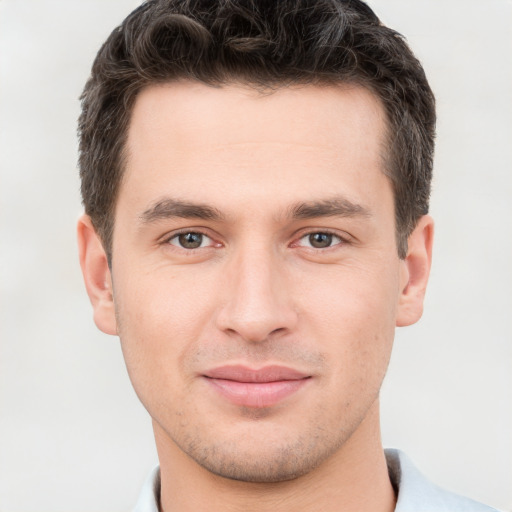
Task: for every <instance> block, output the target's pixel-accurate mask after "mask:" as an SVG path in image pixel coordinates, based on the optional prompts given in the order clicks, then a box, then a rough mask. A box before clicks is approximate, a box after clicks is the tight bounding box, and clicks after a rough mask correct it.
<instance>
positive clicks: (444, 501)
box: [133, 450, 497, 512]
mask: <svg viewBox="0 0 512 512" xmlns="http://www.w3.org/2000/svg"><path fill="white" fill-rule="evenodd" d="M385 452H386V460H387V463H388V469H389V477H390V479H391V482H392V483H393V486H394V487H395V489H397V491H398V498H397V502H396V508H395V512H497V510H496V509H494V508H491V507H488V506H486V505H482V504H481V503H477V502H476V501H473V500H470V499H469V498H464V497H462V496H458V495H456V494H453V493H451V492H448V491H445V490H444V489H441V488H440V487H438V486H437V485H434V484H433V483H431V482H430V481H429V480H427V479H426V478H425V477H424V476H423V475H422V474H421V473H420V472H419V471H418V470H417V469H416V467H415V466H414V464H413V463H412V462H411V460H410V459H409V458H408V457H407V456H406V455H405V453H403V452H401V451H399V450H385ZM159 496H160V471H159V468H158V467H156V468H155V469H154V470H153V471H152V472H151V474H150V475H149V477H148V479H147V480H146V483H145V484H144V487H143V489H142V492H141V494H140V496H139V501H138V502H137V506H136V507H135V509H134V511H133V512H159V509H158V502H159Z"/></svg>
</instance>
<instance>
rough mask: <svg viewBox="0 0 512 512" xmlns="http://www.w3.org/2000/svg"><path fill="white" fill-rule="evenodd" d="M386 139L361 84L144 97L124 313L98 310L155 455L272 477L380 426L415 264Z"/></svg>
mask: <svg viewBox="0 0 512 512" xmlns="http://www.w3.org/2000/svg"><path fill="white" fill-rule="evenodd" d="M385 130H386V124H385V119H384V114H383V109H382V107H381V105H380V103H379V102H378V100H377V99H375V97H374V96H373V95H372V94H371V93H369V92H368V91H366V90H365V89H362V88H357V87H316V86H305V87H296V88H283V89H280V90H278V91H276V92H274V93H272V94H268V95H262V94H260V93H258V92H256V91H254V90H252V89H249V88H247V87H242V86H236V85H232V86H225V87H222V88H211V87H207V86H204V85H199V84H191V83H176V84H168V85H162V86H153V87H150V88H148V89H146V90H144V91H143V92H142V93H141V94H140V96H139V97H138V99H137V102H136V104H135V108H134V111H133V116H132V121H131V125H130V129H129V133H128V142H127V161H126V162H127V164H126V174H125V177H124V180H123V182H122V186H121V188H120V193H119V197H118V203H117V208H116V216H115V230H114V238H113V260H112V274H111V284H112V290H111V291H112V295H113V305H114V306H115V318H114V315H113V313H112V311H113V309H114V308H113V307H112V308H110V309H109V308H108V307H106V306H105V305H104V304H103V306H101V305H96V306H95V309H96V321H97V323H98V325H99V326H100V328H102V329H103V330H104V331H106V332H116V331H117V332H118V334H119V335H120V338H121V342H122V348H123V353H124V357H125V360H126V364H127V368H128V372H129V374H130V378H131V380H132V382H133V385H134V387H135V390H136V392H137V394H138V396H139V397H140V399H141V401H142V403H143V404H144V405H145V407H146V408H147V410H148V411H149V413H150V414H151V416H152V418H153V420H154V425H155V430H156V431H157V440H158V444H159V445H160V446H159V450H160V449H164V448H165V449H168V450H178V451H180V452H183V453H185V454H187V455H188V456H189V457H190V458H191V459H193V460H194V461H195V462H197V463H198V464H199V465H200V466H202V467H203V468H206V469H207V470H209V471H210V472H213V473H215V474H219V475H222V476H225V477H228V478H234V479H240V480H246V481H260V482H264V481H266V482H273V481H279V480H286V479H290V478H293V477H296V476H298V475H302V474H305V473H307V472H309V471H311V470H312V469H313V468H315V467H317V466H319V465H321V464H322V463H323V462H324V461H326V460H328V459H330V458H332V457H336V456H337V454H339V453H340V451H341V450H342V449H343V446H345V445H346V443H347V442H348V440H349V439H350V438H351V437H354V435H355V433H356V432H358V431H359V430H361V429H362V425H363V424H364V423H365V421H367V420H368V418H369V417H370V416H372V418H373V417H375V415H374V414H373V412H374V411H375V408H376V400H377V398H378V393H379V389H380V386H381V382H382V379H383V377H384V374H385V371H386V368H387V364H388V360H389V356H390V352H391V346H392V340H393V335H394V328H395V325H396V324H397V323H398V324H400V323H402V324H403V323H411V321H413V320H415V319H416V317H417V316H419V314H418V313H414V312H413V314H412V316H411V305H410V303H408V302H407V300H405V299H404V297H406V296H407V293H409V295H410V293H411V290H413V289H414V283H412V282H411V269H414V265H411V261H410V260H408V259H406V260H400V259H399V258H398V255H397V247H396V237H395V224H394V206H393V193H392V189H391V185H390V183H389V181H388V179H387V178H386V177H385V175H384V173H383V147H382V144H383V143H384V140H385V136H384V135H385ZM423 245H425V243H423ZM106 273H107V274H108V271H106ZM107 281H109V280H108V279H107ZM109 287H110V281H109V282H108V283H107V282H106V284H105V290H108V288H109ZM420 295H421V297H422V294H420ZM109 301H111V295H110V294H108V297H107V298H106V299H105V300H104V303H105V302H107V303H108V302H109ZM93 304H94V299H93ZM412 309H414V308H412ZM414 311H416V309H414ZM372 411H373V412H372ZM368 421H369V420H368ZM372 421H374V420H372ZM377 421H378V418H377ZM363 437H364V436H363ZM162 446H164V448H162Z"/></svg>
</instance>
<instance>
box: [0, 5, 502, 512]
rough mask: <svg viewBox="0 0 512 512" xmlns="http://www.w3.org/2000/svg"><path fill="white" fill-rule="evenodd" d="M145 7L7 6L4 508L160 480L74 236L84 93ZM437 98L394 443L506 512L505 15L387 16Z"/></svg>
mask: <svg viewBox="0 0 512 512" xmlns="http://www.w3.org/2000/svg"><path fill="white" fill-rule="evenodd" d="M137 4H138V2H137V1H135V0H95V1H93V0H88V1H84V0H53V1H50V0H47V1H42V0H0V158H1V160H0V165H1V176H0V179H1V182H0V206H1V212H0V223H1V224H0V244H1V259H0V280H1V281H0V282H1V302H0V308H1V310H0V315H1V318H0V321H1V323H0V328H1V344H0V510H1V511H3V512H21V511H23V512H46V511H52V512H61V511H62V512H64V511H66V512H85V511H88V512H106V511H111V512H112V511H114V512H116V511H127V510H129V509H130V507H131V506H133V504H134V502H135V500H136V497H137V495H138V492H139V488H140V486H141V485H142V483H143V480H144V478H145V476H146V474H147V472H148V471H149V470H150V468H151V467H152V466H153V465H154V464H155V463H156V454H155V449H154V447H153V439H152V431H151V425H150V421H149V417H148V415H147V413H146V412H145V411H144V409H143V408H142V406H141V405H140V404H139V403H138V401H137V399H136V397H135V394H134V392H133V391H132V389H131V385H130V383H129V381H128V378H127V375H126V371H125V369H124V364H123V361H122V357H121V352H120V348H119V343H118V340H117V339H116V338H114V337H108V336H106V335H103V334H102V333H100V332H98V331H97V330H96V328H95V327H94V325H93V322H92V314H91V308H90V306H89V302H88V299H87V297H86V294H85V290H84V288H83V285H82V282H81V275H80V272H79V266H78V262H77V250H76V243H75V222H76V219H77V217H78V215H79V214H80V212H81V206H80V199H79V194H78V187H79V183H78V178H77V170H76V158H77V157H76V146H77V142H76V136H75V130H76V118H77V116H78V113H79V103H78V100H77V98H78V96H79V94H80V91H81V89H82V87H83V85H84V83H85V80H86V78H87V76H88V73H89V69H90V66H91V63H92V60H93V57H94V55H95V53H96V51H97V50H98V48H99V46H100V44H101V43H102V42H103V40H104V39H105V38H106V36H107V35H108V33H109V32H110V31H111V30H112V29H113V28H114V26H115V25H117V24H118V23H119V22H121V20H122V19H123V18H124V16H125V15H126V14H128V12H129V11H130V10H131V9H132V8H134V7H135V6H136V5H137ZM370 5H371V6H372V7H373V8H374V9H375V10H376V12H377V13H378V14H379V15H380V17H381V18H382V20H383V21H384V22H385V23H386V24H388V25H390V26H391V27H393V28H395V29H397V30H399V31H400V32H402V33H403V34H404V35H406V37H407V39H408V40H409V42H410V44H411V46H412V47H413V49H414V50H415V52H416V54H417V55H418V57H419V58H420V59H421V60H422V62H423V63H424V66H425V69H426V71H427V75H428V76H429V79H430V81H431V84H432V86H433V88H434V90H435V92H436V95H437V99H438V109H439V125H438V146H437V154H436V165H435V173H436V177H435V182H434V190H433V197H432V213H433V215H434V217H435V218H436V220H437V226H436V228H437V233H436V236H437V238H436V244H435V258H434V265H433V271H432V277H431V284H430V289H429V293H428V296H427V301H426V310H425V315H424V318H423V319H422V320H421V322H420V323H419V324H418V325H416V326H413V327H410V328H406V329H402V330H399V331H398V333H397V340H396V344H395V351H394V354H393V358H392V363H391V367H390V370H389V372H388V377H387V378H386V381H385V383H384V388H383V394H382V409H383V434H384V442H385V444H386V446H396V447H400V448H402V449H404V450H405V451H407V452H408V454H409V455H410V456H411V457H412V459H413V460H414V461H415V462H416V463H417V464H418V466H419V467H420V468H421V469H422V471H423V472H424V473H426V474H428V475H429V476H430V478H431V479H433V480H435V481H436V482H437V483H439V484H441V485H443V486H446V487H449V488H451V489H453V490H455V491H457V492H459V493H462V494H466V495H468V496H471V497H473V498H475V499H478V500H481V501H485V502H487V503H489V504H491V505H494V506H496V507H498V508H501V509H504V510H512V434H511V433H512V371H511V370H512V272H511V268H512V208H511V198H512V165H511V164H512V150H511V148H512V58H511V53H512V52H511V50H512V46H511V39H512V38H511V30H512V29H511V26H512V2H511V1H510V0H486V1H485V2H482V1H481V0H480V1H477V0H373V1H370Z"/></svg>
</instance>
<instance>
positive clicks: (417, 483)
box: [386, 450, 498, 512]
mask: <svg viewBox="0 0 512 512" xmlns="http://www.w3.org/2000/svg"><path fill="white" fill-rule="evenodd" d="M386 460H387V463H388V470H389V476H390V478H391V481H392V483H393V485H394V486H395V489H396V490H397V494H398V498H397V503H396V509H395V512H418V511H421V512H498V511H497V510H496V509H494V508H492V507H488V506H486V505H483V504H481V503H477V502H476V501H473V500H471V499H469V498H465V497H463V496H459V495H457V494H454V493H452V492H449V491H446V490H444V489H442V488H441V487H438V486H437V485H435V484H433V483H432V482H430V481H429V480H428V479H427V478H425V477H424V476H423V475H422V474H421V473H420V471H418V469H417V468H416V467H415V466H414V464H413V463H412V462H411V460H410V459H409V458H408V457H407V456H406V455H405V454H404V453H403V452H401V451H399V450H386Z"/></svg>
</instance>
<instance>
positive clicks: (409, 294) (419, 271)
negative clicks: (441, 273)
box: [396, 215, 434, 327]
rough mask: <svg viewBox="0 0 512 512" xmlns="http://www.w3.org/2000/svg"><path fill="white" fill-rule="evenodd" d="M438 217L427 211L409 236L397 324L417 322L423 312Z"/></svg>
mask: <svg viewBox="0 0 512 512" xmlns="http://www.w3.org/2000/svg"><path fill="white" fill-rule="evenodd" d="M433 240H434V221H433V219H432V217H430V216H429V215H424V216H423V217H421V218H420V220H419V221H418V224H417V225H416V227H415V229H414V231H413V232H412V233H411V235H410V236H409V239H408V249H407V256H406V257H405V259H404V260H403V261H402V276H401V282H400V298H399V302H398V310H397V317H396V325H397V327H404V326H406V325H412V324H414V323H416V322H417V321H418V320H419V319H420V318H421V315H422V313H423V300H424V297H425V291H426V288H427V282H428V277H429V274H430V266H431V264H432V244H433Z"/></svg>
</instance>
